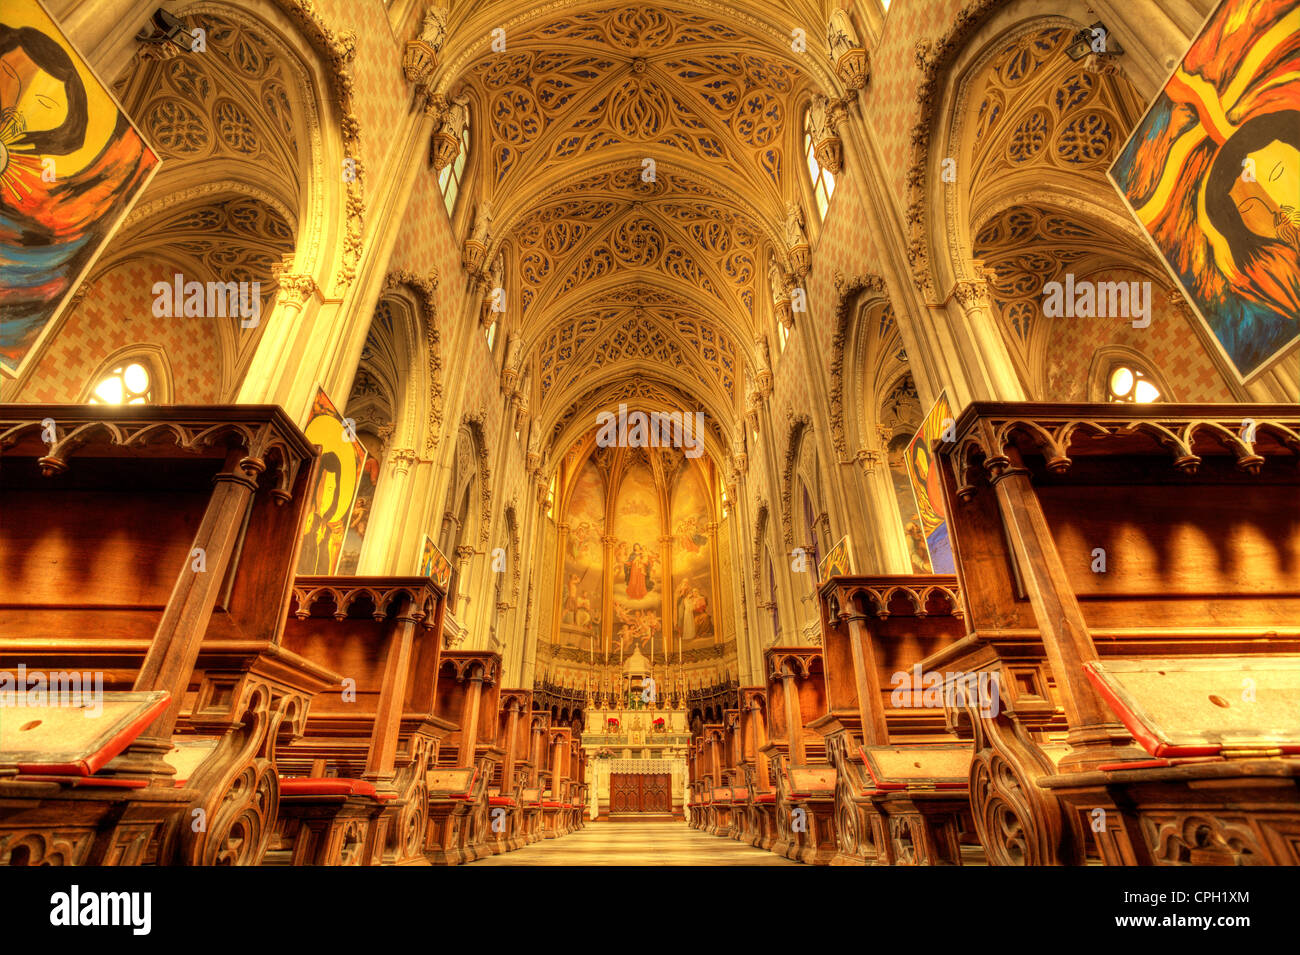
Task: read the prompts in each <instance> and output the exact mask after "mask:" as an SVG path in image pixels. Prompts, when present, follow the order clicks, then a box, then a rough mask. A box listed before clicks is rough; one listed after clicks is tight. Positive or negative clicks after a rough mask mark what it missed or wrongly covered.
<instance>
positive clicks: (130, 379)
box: [88, 358, 154, 405]
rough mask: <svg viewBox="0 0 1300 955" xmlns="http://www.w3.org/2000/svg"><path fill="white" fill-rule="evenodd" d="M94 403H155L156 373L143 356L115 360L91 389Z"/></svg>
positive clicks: (89, 400) (92, 402)
mask: <svg viewBox="0 0 1300 955" xmlns="http://www.w3.org/2000/svg"><path fill="white" fill-rule="evenodd" d="M88 402H89V403H90V404H92V405H149V404H153V403H154V374H153V369H152V368H151V367H150V364H149V362H148V361H146V360H145V359H143V358H138V359H127V360H125V361H120V362H114V363H113V365H112V367H111V368H109V369H107V370H106V371H105V372H104V373H103V374H102V375H100V377H99V380H98V381H97V382H95V386H94V388H92V389H91V392H90V398H89V399H88Z"/></svg>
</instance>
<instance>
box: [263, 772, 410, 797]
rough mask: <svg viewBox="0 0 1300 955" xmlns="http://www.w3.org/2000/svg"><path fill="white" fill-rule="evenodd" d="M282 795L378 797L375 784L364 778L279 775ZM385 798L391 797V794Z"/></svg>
mask: <svg viewBox="0 0 1300 955" xmlns="http://www.w3.org/2000/svg"><path fill="white" fill-rule="evenodd" d="M280 795H282V796H370V797H371V798H376V799H377V798H379V796H378V794H377V793H376V792H375V784H374V783H368V782H366V781H365V780H364V779H339V778H335V777H328V776H326V777H302V778H294V777H281V778H280ZM385 798H389V799H391V798H392V797H391V796H387V797H385Z"/></svg>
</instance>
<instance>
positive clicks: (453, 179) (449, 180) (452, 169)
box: [438, 119, 469, 215]
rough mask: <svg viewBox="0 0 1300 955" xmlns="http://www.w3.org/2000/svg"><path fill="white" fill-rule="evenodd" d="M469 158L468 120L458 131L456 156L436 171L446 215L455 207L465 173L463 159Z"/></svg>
mask: <svg viewBox="0 0 1300 955" xmlns="http://www.w3.org/2000/svg"><path fill="white" fill-rule="evenodd" d="M468 158H469V120H468V119H466V120H465V126H464V128H462V129H461V131H460V152H458V153H457V154H456V158H455V159H454V160H452V161H451V162H449V163H447V165H445V166H443V167H442V172H440V173H438V188H439V189H441V190H442V201H443V202H444V203H445V204H446V206H447V215H451V214H452V213H453V212H454V211H455V209H456V197H457V196H458V195H460V183H461V177H462V176H463V175H464V174H465V161H466V160H467V159H468Z"/></svg>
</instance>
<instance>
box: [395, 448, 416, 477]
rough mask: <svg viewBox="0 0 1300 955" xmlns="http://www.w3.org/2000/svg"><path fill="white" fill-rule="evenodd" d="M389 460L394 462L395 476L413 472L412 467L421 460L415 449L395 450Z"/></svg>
mask: <svg viewBox="0 0 1300 955" xmlns="http://www.w3.org/2000/svg"><path fill="white" fill-rule="evenodd" d="M388 460H389V461H390V462H392V465H393V472H394V473H395V474H406V473H407V472H408V471H410V470H411V465H413V464H415V462H416V461H418V460H419V456H418V455H417V454H416V453H415V449H414V448H394V449H393V451H392V453H391V454H389V456H388Z"/></svg>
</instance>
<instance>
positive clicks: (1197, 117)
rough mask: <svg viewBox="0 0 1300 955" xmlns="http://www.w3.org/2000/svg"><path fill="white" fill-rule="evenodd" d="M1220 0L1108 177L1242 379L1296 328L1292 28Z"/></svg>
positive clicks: (1290, 13)
mask: <svg viewBox="0 0 1300 955" xmlns="http://www.w3.org/2000/svg"><path fill="white" fill-rule="evenodd" d="M1295 16H1296V15H1295V3H1294V2H1293V0H1224V2H1223V3H1221V4H1220V5H1219V7H1218V9H1217V10H1215V12H1214V13H1213V14H1212V15H1211V16H1210V18H1209V20H1208V21H1207V22H1206V24H1205V26H1204V28H1203V29H1202V30H1201V33H1200V35H1199V36H1197V38H1196V39H1195V40H1194V41H1193V42H1192V45H1191V47H1190V49H1188V51H1187V55H1186V56H1184V57H1183V60H1182V62H1181V63H1179V64H1178V66H1177V67H1176V68H1175V69H1174V72H1173V75H1172V76H1170V77H1169V80H1168V81H1167V82H1166V83H1165V86H1164V89H1163V90H1161V92H1160V94H1159V95H1158V96H1157V97H1156V98H1155V101H1154V102H1153V103H1152V105H1151V108H1150V109H1149V110H1148V111H1147V114H1146V115H1145V116H1144V117H1143V118H1142V120H1141V121H1140V122H1139V123H1138V124H1137V126H1136V127H1135V128H1134V130H1133V135H1132V136H1131V137H1130V138H1129V141H1128V142H1127V143H1126V144H1125V146H1124V148H1123V149H1122V150H1121V151H1120V153H1119V155H1118V156H1117V157H1116V159H1115V162H1114V164H1113V165H1112V166H1111V169H1110V178H1111V181H1112V183H1113V184H1114V185H1115V187H1116V188H1117V189H1118V190H1119V193H1120V195H1121V196H1122V197H1123V199H1124V201H1125V203H1127V205H1128V207H1129V209H1130V210H1131V211H1132V213H1133V215H1134V216H1135V217H1136V218H1137V220H1138V222H1140V223H1141V224H1142V227H1143V228H1144V229H1145V230H1146V232H1147V235H1148V236H1149V238H1150V239H1151V242H1152V244H1153V245H1154V246H1155V248H1156V251H1157V252H1158V253H1159V254H1160V256H1161V258H1162V259H1163V260H1164V262H1165V265H1166V267H1167V268H1168V269H1169V271H1170V273H1171V274H1172V275H1173V276H1174V278H1175V279H1177V281H1178V284H1179V285H1180V286H1181V287H1182V289H1183V292H1184V294H1185V295H1186V296H1187V299H1188V301H1189V302H1190V303H1191V304H1192V306H1193V308H1194V309H1195V311H1196V312H1197V314H1198V315H1199V316H1200V317H1201V319H1202V321H1204V323H1205V325H1206V326H1207V327H1208V328H1209V330H1210V332H1211V333H1212V335H1213V336H1214V340H1215V341H1216V342H1217V343H1218V346H1219V348H1220V349H1221V350H1222V352H1223V354H1224V355H1225V356H1226V357H1227V359H1228V360H1229V361H1230V362H1231V363H1232V366H1233V367H1234V368H1235V369H1236V370H1237V373H1238V374H1239V375H1240V376H1241V377H1242V378H1243V379H1250V378H1252V377H1254V376H1255V375H1257V374H1259V373H1260V372H1262V371H1264V370H1266V369H1267V368H1268V367H1269V366H1270V365H1272V364H1273V363H1274V362H1275V361H1276V360H1277V359H1278V358H1280V357H1281V356H1282V355H1283V354H1284V353H1286V352H1287V351H1289V350H1290V349H1291V348H1292V347H1293V346H1294V345H1295V344H1296V342H1297V341H1300V71H1297V69H1296V63H1297V60H1300V29H1297V27H1296V19H1295Z"/></svg>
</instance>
